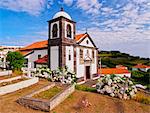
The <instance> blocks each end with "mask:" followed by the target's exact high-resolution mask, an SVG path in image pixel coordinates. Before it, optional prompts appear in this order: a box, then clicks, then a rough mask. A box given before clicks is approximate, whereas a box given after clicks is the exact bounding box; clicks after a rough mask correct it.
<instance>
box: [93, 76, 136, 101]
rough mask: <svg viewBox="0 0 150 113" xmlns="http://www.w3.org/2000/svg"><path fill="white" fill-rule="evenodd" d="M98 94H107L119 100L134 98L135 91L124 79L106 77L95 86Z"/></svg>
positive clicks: (131, 84)
mask: <svg viewBox="0 0 150 113" xmlns="http://www.w3.org/2000/svg"><path fill="white" fill-rule="evenodd" d="M96 89H97V92H98V93H101V94H107V95H110V96H112V97H118V98H120V99H130V98H132V97H134V96H135V94H136V92H137V89H136V87H135V86H134V85H133V82H132V81H130V80H129V79H128V78H126V77H120V76H116V75H106V76H104V77H101V78H100V79H99V81H98V83H97V84H96Z"/></svg>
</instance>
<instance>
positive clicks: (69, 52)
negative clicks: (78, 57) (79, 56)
mask: <svg viewBox="0 0 150 113" xmlns="http://www.w3.org/2000/svg"><path fill="white" fill-rule="evenodd" d="M69 60H71V53H70V50H69Z"/></svg>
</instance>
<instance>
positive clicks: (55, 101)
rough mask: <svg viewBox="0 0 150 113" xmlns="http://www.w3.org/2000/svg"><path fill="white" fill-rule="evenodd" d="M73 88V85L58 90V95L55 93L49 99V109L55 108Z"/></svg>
mask: <svg viewBox="0 0 150 113" xmlns="http://www.w3.org/2000/svg"><path fill="white" fill-rule="evenodd" d="M74 90H75V86H74V85H72V86H68V87H67V88H66V90H64V91H62V92H60V93H59V94H58V95H55V96H54V97H53V98H51V99H50V101H49V104H50V110H52V109H53V108H55V107H56V106H57V105H58V104H60V103H61V102H62V101H64V100H65V99H66V98H67V97H68V96H69V95H70V94H72V93H73V92H74Z"/></svg>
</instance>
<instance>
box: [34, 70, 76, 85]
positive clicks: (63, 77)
mask: <svg viewBox="0 0 150 113" xmlns="http://www.w3.org/2000/svg"><path fill="white" fill-rule="evenodd" d="M35 76H38V77H42V78H46V79H48V80H49V81H52V82H61V83H63V84H74V83H76V81H77V78H76V74H75V73H74V72H71V71H69V70H68V68H67V67H63V68H62V67H61V68H60V67H59V68H58V69H57V70H53V71H51V70H50V69H49V68H39V69H37V72H36V74H35Z"/></svg>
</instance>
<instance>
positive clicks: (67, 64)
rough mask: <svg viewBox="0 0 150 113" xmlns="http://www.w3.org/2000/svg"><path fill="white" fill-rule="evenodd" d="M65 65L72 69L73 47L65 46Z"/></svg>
mask: <svg viewBox="0 0 150 113" xmlns="http://www.w3.org/2000/svg"><path fill="white" fill-rule="evenodd" d="M69 51H70V55H71V60H69ZM66 66H67V67H68V69H69V70H71V71H74V47H73V46H66Z"/></svg>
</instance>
